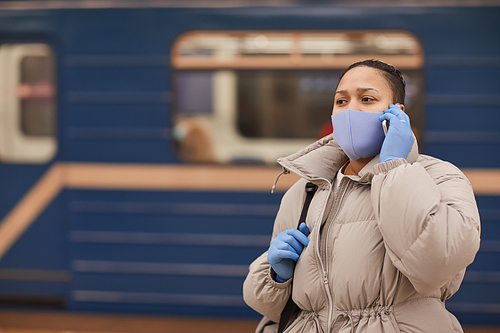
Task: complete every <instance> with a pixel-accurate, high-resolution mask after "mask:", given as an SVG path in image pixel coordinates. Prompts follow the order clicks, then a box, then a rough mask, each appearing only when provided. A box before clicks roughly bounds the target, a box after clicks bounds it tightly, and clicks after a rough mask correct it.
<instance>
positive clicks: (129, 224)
mask: <svg viewBox="0 0 500 333" xmlns="http://www.w3.org/2000/svg"><path fill="white" fill-rule="evenodd" d="M47 3H52V4H51V5H49V4H44V2H42V1H40V2H33V1H30V2H23V1H12V2H7V1H5V2H0V302H1V303H2V304H3V306H6V307H9V306H20V307H27V306H33V305H38V306H54V307H58V308H63V309H65V310H68V311H102V312H126V313H156V314H167V315H187V316H214V317H241V318H252V317H253V318H257V317H258V314H257V313H255V312H254V311H253V310H251V309H250V308H248V307H247V306H246V305H245V304H244V302H243V299H242V296H241V288H242V282H243V280H244V277H245V276H246V273H247V267H248V265H249V264H250V262H252V261H253V259H254V258H256V257H257V256H258V255H260V254H261V253H262V252H263V251H265V250H266V249H267V247H268V244H269V241H270V234H271V230H272V225H273V218H274V215H275V214H276V211H277V208H278V205H279V201H280V199H281V196H282V194H283V193H284V191H285V190H286V189H287V188H288V187H289V186H290V185H291V184H292V183H293V182H294V181H295V180H296V178H294V177H293V176H292V175H287V176H283V177H282V178H281V179H280V182H279V183H278V193H276V194H270V193H269V192H270V189H271V186H272V184H273V181H274V179H275V177H276V176H277V174H278V173H279V172H280V169H279V168H278V167H277V165H276V164H275V160H276V158H277V157H279V156H283V155H288V154H290V153H292V152H294V151H295V150H297V149H299V148H301V147H304V146H306V145H307V144H308V143H311V142H313V141H314V140H315V139H317V138H318V137H320V136H321V135H323V134H326V133H327V131H328V130H327V129H326V127H325V124H326V123H328V121H329V115H330V113H331V108H332V100H333V91H334V89H335V86H336V83H337V81H338V77H339V74H340V71H341V70H342V69H343V68H346V67H347V65H349V64H350V63H352V62H354V61H357V60H360V59H366V58H378V59H381V60H385V61H387V62H390V63H392V64H394V65H396V66H397V67H399V68H401V69H402V71H403V73H404V75H405V78H406V80H407V83H408V91H407V98H408V100H407V103H406V104H407V110H408V112H409V114H410V116H411V119H412V126H413V128H414V130H415V133H416V135H417V136H418V139H419V143H420V148H421V152H423V153H425V154H429V155H432V156H436V157H439V158H441V159H444V160H447V161H450V162H452V163H454V164H455V165H457V166H458V167H460V168H461V169H463V170H464V172H465V173H466V175H467V176H468V177H469V179H470V180H471V183H472V185H473V187H474V190H475V192H476V196H477V202H478V205H479V209H480V214H481V218H482V245H481V250H480V252H479V253H478V255H477V257H476V260H475V262H474V263H473V264H472V265H471V266H470V267H469V269H468V272H467V274H466V276H465V280H464V283H463V285H462V287H461V289H460V291H459V292H458V293H457V294H456V295H455V296H454V297H453V298H452V299H451V300H449V301H448V303H447V304H448V308H449V309H450V310H451V311H452V312H453V313H454V314H455V315H456V316H457V317H458V319H459V320H460V321H461V323H462V324H466V325H500V208H499V207H500V197H499V195H500V98H499V95H498V91H499V90H500V84H499V82H500V81H499V77H500V43H499V40H500V21H499V20H498V17H500V7H499V6H464V7H455V6H453V7H452V6H447V7H438V6H417V5H416V6H414V7H412V6H378V7H377V6H376V7H362V6H338V5H337V6H336V5H328V4H316V5H314V4H306V3H305V2H304V4H289V5H283V4H282V5H275V6H265V5H262V6H254V5H253V4H251V3H248V4H247V5H244V4H243V5H242V4H239V5H235V6H234V7H224V6H223V5H220V3H219V5H220V6H212V7H210V6H203V5H199V6H197V7H196V6H193V7H189V8H188V7H185V8H183V7H182V5H179V6H174V5H172V4H170V5H165V6H163V7H162V6H159V5H158V4H155V5H154V6H156V7H153V6H152V7H148V6H147V4H148V3H149V2H148V1H143V2H140V3H141V4H137V3H135V5H134V6H131V5H130V6H129V8H124V7H126V6H124V5H120V2H119V1H109V2H107V5H103V6H106V7H107V8H83V7H84V6H83V5H81V6H79V5H78V3H85V2H71V1H66V2H65V1H62V2H47ZM54 3H56V4H55V5H54ZM172 3H173V2H172ZM242 3H243V2H242ZM75 4H76V5H75ZM49 6H52V7H51V8H49ZM76 7H80V8H76ZM325 131H326V132H325Z"/></svg>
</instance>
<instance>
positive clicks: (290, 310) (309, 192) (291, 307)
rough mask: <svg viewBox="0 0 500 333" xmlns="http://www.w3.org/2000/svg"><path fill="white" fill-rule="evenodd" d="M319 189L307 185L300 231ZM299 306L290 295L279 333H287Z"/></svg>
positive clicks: (282, 313)
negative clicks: (286, 330)
mask: <svg viewBox="0 0 500 333" xmlns="http://www.w3.org/2000/svg"><path fill="white" fill-rule="evenodd" d="M317 189H318V185H315V184H313V183H311V182H309V183H307V184H306V201H305V202H304V207H303V208H302V213H301V214H300V218H299V224H298V225H297V229H299V227H300V224H301V223H302V222H305V221H306V216H307V211H308V210H309V205H310V204H311V200H312V198H313V196H314V194H315V193H316V190H317ZM298 308H299V307H298V306H297V304H295V302H294V301H293V299H292V293H290V297H288V302H286V305H285V308H284V309H283V311H282V312H281V316H280V322H279V325H278V332H277V333H283V331H285V328H286V325H287V324H288V321H289V320H290V318H291V317H292V315H293V314H294V313H295V311H297V310H298Z"/></svg>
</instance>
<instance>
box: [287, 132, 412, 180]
mask: <svg viewBox="0 0 500 333" xmlns="http://www.w3.org/2000/svg"><path fill="white" fill-rule="evenodd" d="M413 137H414V138H415V135H414V136H413ZM417 158H418V144H417V139H416V138H415V140H414V141H413V146H412V147H411V150H410V153H409V154H408V157H407V158H406V160H407V162H408V163H413V162H415V161H416V160H417ZM347 160H348V157H347V155H346V154H345V153H344V151H343V150H342V148H340V146H339V144H338V143H337V142H336V141H335V140H333V138H332V136H331V135H328V136H326V137H324V138H322V139H320V140H318V141H316V142H314V143H312V144H311V145H309V146H307V147H306V148H304V149H301V150H299V151H298V152H296V153H294V154H292V155H289V156H287V157H283V158H279V159H278V163H279V164H280V165H281V166H282V167H283V168H285V169H286V170H288V171H291V172H293V173H296V174H297V175H299V176H300V177H302V178H304V179H306V180H307V181H313V182H317V181H319V182H318V185H320V183H322V182H321V181H322V180H323V181H325V180H326V181H328V182H329V183H331V182H332V180H333V179H334V178H335V175H336V174H337V172H338V170H339V168H340V167H342V166H343V165H344V164H345V163H346V162H347ZM378 163H379V155H377V156H375V157H374V158H373V159H372V160H371V161H370V162H368V164H366V165H365V166H364V167H363V169H361V171H360V172H359V177H356V176H352V177H351V176H350V178H352V179H353V180H355V181H358V182H360V183H368V184H369V183H371V180H372V178H373V175H374V174H373V167H374V166H375V165H376V164H378Z"/></svg>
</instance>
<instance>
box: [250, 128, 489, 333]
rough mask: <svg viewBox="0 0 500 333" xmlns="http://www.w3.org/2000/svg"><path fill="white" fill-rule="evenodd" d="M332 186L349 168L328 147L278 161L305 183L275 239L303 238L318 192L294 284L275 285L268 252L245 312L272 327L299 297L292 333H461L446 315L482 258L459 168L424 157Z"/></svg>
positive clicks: (285, 207)
mask: <svg viewBox="0 0 500 333" xmlns="http://www.w3.org/2000/svg"><path fill="white" fill-rule="evenodd" d="M378 159H379V157H378V156H376V157H375V158H374V159H373V160H372V161H371V162H369V163H368V164H367V165H366V166H365V167H364V168H363V169H362V170H361V172H360V173H359V177H353V176H347V177H344V178H343V179H342V181H341V182H340V185H339V188H338V190H337V192H336V194H335V196H334V198H333V196H332V195H331V193H332V186H333V185H332V183H333V179H334V177H335V175H336V173H337V171H338V169H339V168H340V167H341V166H342V165H343V164H344V163H345V162H346V161H347V157H346V156H345V154H344V152H343V151H342V149H341V148H340V147H339V145H338V144H337V143H336V142H335V141H334V140H333V139H332V138H331V136H329V137H325V138H323V139H321V140H319V141H317V142H315V143H314V144H312V145H310V146H308V147H307V148H305V149H303V150H301V151H299V152H297V153H295V154H293V155H291V156H289V157H287V158H283V159H280V160H278V161H279V163H280V164H281V165H282V166H283V167H284V168H286V169H287V170H289V171H291V172H294V173H296V174H298V175H299V176H301V177H302V179H301V180H299V181H298V182H297V183H296V184H295V185H294V186H292V187H291V188H290V189H289V190H288V191H287V192H286V193H285V195H284V196H283V199H282V202H281V206H280V209H279V212H278V214H277V217H276V221H275V224H274V231H273V235H272V237H273V238H274V237H276V236H277V235H278V233H280V232H281V231H283V230H286V229H290V228H296V226H297V222H298V219H299V216H300V213H301V210H302V206H303V204H304V200H305V190H304V189H305V184H306V182H308V181H313V182H314V183H315V184H317V185H318V186H319V187H318V190H317V192H316V194H315V196H314V198H313V200H312V202H311V206H310V208H309V213H308V215H307V221H306V222H307V225H308V227H309V229H310V231H311V233H310V235H309V240H310V243H309V245H308V246H307V247H306V248H304V251H303V252H302V254H301V256H300V258H299V260H298V262H297V265H296V268H295V272H294V276H293V278H292V279H290V280H288V281H287V282H285V283H278V282H276V281H274V280H273V279H272V277H271V274H270V271H271V270H270V268H271V267H270V265H269V263H268V261H267V252H265V253H263V254H262V255H261V256H260V257H259V258H257V259H256V260H255V261H254V262H253V263H252V264H251V265H250V272H249V274H248V276H247V278H246V280H245V283H244V287H243V295H244V299H245V302H246V303H247V304H248V305H249V306H250V307H252V308H253V309H254V310H256V311H257V312H259V313H261V314H262V315H265V316H267V317H268V318H270V319H271V320H273V321H279V317H280V314H281V311H282V310H283V308H284V306H285V304H286V301H287V300H288V297H289V295H290V292H291V289H292V288H291V285H292V284H291V283H290V282H291V281H292V280H293V300H294V301H295V303H296V304H297V305H298V306H299V307H300V308H301V309H302V312H301V313H300V314H299V316H298V317H297V319H295V320H294V321H293V322H292V323H291V324H290V326H289V327H288V328H287V330H286V332H305V333H308V332H345V333H347V332H356V333H361V332H370V333H375V332H391V333H392V332H405V333H410V332H411V333H413V332H421V333H424V332H425V333H432V332H436V333H443V332H462V328H461V327H460V324H459V323H458V321H457V320H456V318H455V317H454V316H453V315H452V314H451V313H449V312H448V311H447V310H446V309H445V306H444V301H445V300H446V299H448V298H450V297H451V296H452V295H453V294H454V293H455V292H456V291H457V290H458V288H459V286H460V284H461V282H462V279H463V276H464V273H465V267H466V266H467V265H469V264H470V263H471V262H472V261H473V260H474V256H475V254H476V252H477V251H478V249H479V242H480V238H479V236H480V223H479V214H478V210H477V206H476V202H475V199H474V193H473V191H472V187H471V185H470V183H469V181H468V180H467V178H466V177H465V176H464V175H463V173H462V172H461V171H460V170H459V169H457V168H456V167H454V166H453V165H452V164H450V163H447V162H443V161H441V160H438V159H436V158H432V157H429V156H424V155H419V154H418V149H417V144H416V142H415V143H414V145H413V147H412V150H411V152H410V154H409V156H408V158H407V159H406V160H405V159H403V158H399V159H395V160H392V161H388V162H385V163H378Z"/></svg>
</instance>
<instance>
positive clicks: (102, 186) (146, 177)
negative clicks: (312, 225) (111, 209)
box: [0, 163, 500, 259]
mask: <svg viewBox="0 0 500 333" xmlns="http://www.w3.org/2000/svg"><path fill="white" fill-rule="evenodd" d="M280 171H281V169H280V168H278V167H264V166H259V167H256V166H216V165H213V166H206V165H199V166H197V165H189V166H186V165H182V166H181V165H151V164H103V163H56V164H54V165H53V166H52V167H51V168H50V169H49V170H48V171H47V172H46V173H45V174H44V175H43V176H42V178H41V179H40V180H39V181H38V182H37V183H36V184H35V185H34V186H33V187H32V188H31V189H30V190H29V191H28V193H27V194H26V195H25V196H24V197H23V198H22V199H21V200H20V201H19V202H18V203H17V205H16V206H15V207H14V208H12V210H11V211H10V212H9V214H8V215H7V216H5V218H4V219H3V220H2V221H1V223H0V259H1V258H2V257H3V256H4V255H5V253H6V252H7V251H8V250H9V249H10V247H11V246H12V245H13V244H14V243H15V242H16V241H17V240H18V239H19V237H21V235H22V234H23V233H24V231H25V230H26V229H27V228H28V227H29V226H30V225H31V224H32V223H33V222H34V221H35V220H36V218H37V217H38V216H39V215H40V214H41V213H42V212H43V210H44V209H45V208H46V207H47V206H48V205H49V204H50V203H51V202H52V201H53V200H54V199H55V197H56V196H57V195H58V194H59V193H60V191H61V190H62V189H64V188H70V189H99V190H158V191H172V190H189V191H230V192H231V191H237V192H268V191H270V188H271V185H272V184H273V182H274V179H275V178H276V176H277V174H278V173H279V172H280ZM463 171H464V173H465V175H466V176H467V178H468V179H469V180H470V182H471V184H472V186H473V188H474V192H475V194H476V195H500V169H465V170H463ZM297 180H298V176H296V175H294V174H291V175H287V176H286V177H281V178H280V181H279V182H278V186H277V190H278V191H285V190H287V189H288V188H289V187H290V186H291V185H292V184H293V183H295V182H296V181H297Z"/></svg>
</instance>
